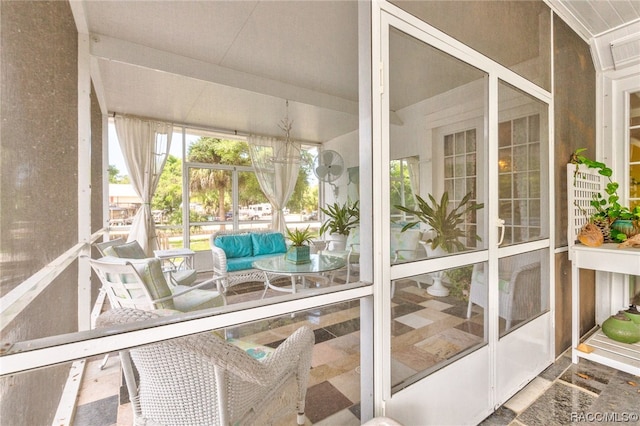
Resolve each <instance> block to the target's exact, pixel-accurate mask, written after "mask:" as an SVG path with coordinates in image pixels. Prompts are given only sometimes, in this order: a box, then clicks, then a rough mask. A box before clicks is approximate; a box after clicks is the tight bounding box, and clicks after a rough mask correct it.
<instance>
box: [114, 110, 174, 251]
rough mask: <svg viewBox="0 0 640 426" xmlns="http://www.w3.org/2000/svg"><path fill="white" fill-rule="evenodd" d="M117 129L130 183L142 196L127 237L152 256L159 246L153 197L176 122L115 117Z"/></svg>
mask: <svg viewBox="0 0 640 426" xmlns="http://www.w3.org/2000/svg"><path fill="white" fill-rule="evenodd" d="M115 123H116V133H117V135H118V141H119V143H120V148H121V150H122V154H123V156H124V161H125V164H126V166H127V170H128V172H129V177H130V179H131V185H132V186H133V188H134V190H135V191H136V193H137V194H138V196H139V197H140V199H141V200H142V205H141V206H140V208H139V209H138V211H137V212H136V215H135V216H134V218H133V223H132V225H131V231H130V233H129V238H128V241H133V240H136V241H138V243H140V246H141V247H142V248H143V249H144V251H145V252H146V253H147V255H149V256H153V250H155V249H157V248H158V239H157V236H156V229H155V223H154V221H153V215H152V214H151V200H152V198H153V194H154V192H155V190H156V187H157V186H158V181H159V180H160V174H161V173H162V169H163V168H164V164H165V162H166V160H167V156H168V154H169V149H170V147H171V135H172V133H173V124H170V123H163V122H159V121H151V120H145V119H140V118H137V117H127V116H119V115H117V116H116V117H115Z"/></svg>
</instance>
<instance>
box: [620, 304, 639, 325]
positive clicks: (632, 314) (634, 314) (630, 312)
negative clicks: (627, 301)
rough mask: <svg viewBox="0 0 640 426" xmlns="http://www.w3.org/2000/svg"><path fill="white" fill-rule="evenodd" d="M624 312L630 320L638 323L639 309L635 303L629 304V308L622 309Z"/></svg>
mask: <svg viewBox="0 0 640 426" xmlns="http://www.w3.org/2000/svg"><path fill="white" fill-rule="evenodd" d="M624 314H625V316H626V317H627V318H629V319H630V320H631V321H632V322H634V323H635V324H637V325H640V311H638V308H637V307H636V306H635V305H631V306H629V309H627V310H626V311H624Z"/></svg>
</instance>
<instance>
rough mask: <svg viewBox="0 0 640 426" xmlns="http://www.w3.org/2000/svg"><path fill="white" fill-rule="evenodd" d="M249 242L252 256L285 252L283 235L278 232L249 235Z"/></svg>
mask: <svg viewBox="0 0 640 426" xmlns="http://www.w3.org/2000/svg"><path fill="white" fill-rule="evenodd" d="M251 241H252V242H253V255H254V256H260V255H262V254H275V253H286V252H287V243H286V242H285V241H284V235H282V234H281V233H280V232H271V233H265V234H251Z"/></svg>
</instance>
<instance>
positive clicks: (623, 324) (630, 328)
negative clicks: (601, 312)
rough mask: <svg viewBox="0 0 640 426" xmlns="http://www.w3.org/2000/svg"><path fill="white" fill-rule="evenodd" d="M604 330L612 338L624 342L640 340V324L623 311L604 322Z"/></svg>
mask: <svg viewBox="0 0 640 426" xmlns="http://www.w3.org/2000/svg"><path fill="white" fill-rule="evenodd" d="M602 332H603V333H604V334H605V335H606V336H607V337H608V338H609V339H611V340H615V341H616V342H622V343H630V344H631V343H636V342H640V325H639V324H636V323H634V322H633V321H631V320H630V319H629V318H627V316H626V315H625V314H624V312H623V311H620V312H618V314H616V315H612V316H610V317H609V318H608V319H607V320H606V321H605V322H603V323H602Z"/></svg>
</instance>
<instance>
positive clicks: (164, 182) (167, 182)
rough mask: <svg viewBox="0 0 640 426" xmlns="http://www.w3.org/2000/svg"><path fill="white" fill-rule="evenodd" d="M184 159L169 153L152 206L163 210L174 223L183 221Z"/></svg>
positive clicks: (170, 221) (171, 222) (154, 208)
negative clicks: (181, 206) (181, 208)
mask: <svg viewBox="0 0 640 426" xmlns="http://www.w3.org/2000/svg"><path fill="white" fill-rule="evenodd" d="M181 204H182V161H181V160H180V159H179V158H177V157H175V156H173V155H169V156H168V157H167V161H166V163H165V165H164V169H163V170H162V174H161V175H160V180H159V181H158V187H157V188H156V192H155V193H154V194H153V200H152V202H151V208H152V209H153V210H161V211H162V212H163V214H164V216H166V217H168V221H169V223H170V224H172V225H177V224H181V223H182V212H181V210H180V205H181Z"/></svg>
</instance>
